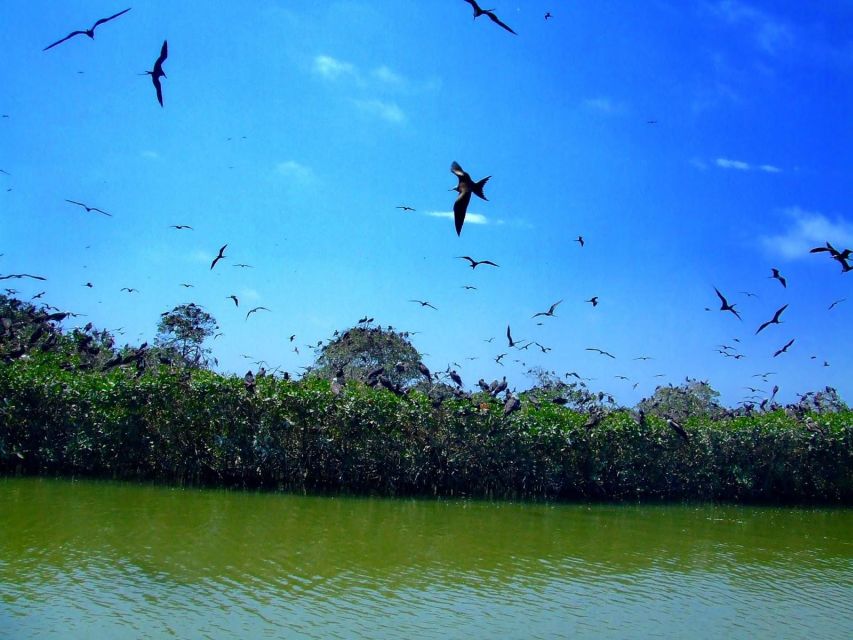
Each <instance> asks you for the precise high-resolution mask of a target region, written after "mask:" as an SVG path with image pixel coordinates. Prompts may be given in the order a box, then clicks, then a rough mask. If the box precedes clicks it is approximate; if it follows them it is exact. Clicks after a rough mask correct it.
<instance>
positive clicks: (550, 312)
mask: <svg viewBox="0 0 853 640" xmlns="http://www.w3.org/2000/svg"><path fill="white" fill-rule="evenodd" d="M560 302H562V300H560V301H559V302H555V303H554V304H552V305H551V308H550V309H548V313H549V314H553V313H554V309H556V308H557V305H558V304H560Z"/></svg>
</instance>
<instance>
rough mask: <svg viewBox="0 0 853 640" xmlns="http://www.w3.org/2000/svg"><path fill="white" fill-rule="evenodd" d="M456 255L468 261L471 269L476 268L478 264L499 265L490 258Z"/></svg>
mask: <svg viewBox="0 0 853 640" xmlns="http://www.w3.org/2000/svg"><path fill="white" fill-rule="evenodd" d="M456 257H457V258H459V259H460V260H467V261H468V262H470V263H471V268H472V269H476V268H477V265H478V264H488V265H491V266H493V267H499V266H501V265H499V264H495V263H494V262H492V261H491V260H474V258H472V257H471V256H456Z"/></svg>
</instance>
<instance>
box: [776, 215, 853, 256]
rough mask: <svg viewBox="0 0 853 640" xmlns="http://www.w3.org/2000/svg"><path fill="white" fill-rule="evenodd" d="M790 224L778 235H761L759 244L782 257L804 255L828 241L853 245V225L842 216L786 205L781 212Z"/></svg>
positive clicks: (842, 245)
mask: <svg viewBox="0 0 853 640" xmlns="http://www.w3.org/2000/svg"><path fill="white" fill-rule="evenodd" d="M783 213H784V214H785V216H786V217H788V218H789V219H790V220H791V222H792V225H791V227H790V228H789V229H788V230H787V231H785V232H784V233H781V234H779V235H774V236H762V237H761V244H762V245H763V246H764V248H765V249H766V250H767V251H768V252H769V253H772V254H776V255H780V256H782V257H783V258H789V259H793V258H805V257H808V256H809V249H811V248H813V247H817V246H823V244H824V243H825V242H827V241H829V242H830V243H832V244H833V245H835V246H837V247H847V246H850V245H853V224H851V223H850V222H848V221H847V220H845V219H843V218H836V219H835V220H830V219H829V218H828V217H827V216H825V215H824V214H822V213H819V212H817V211H806V210H805V209H801V208H800V207H789V208H788V209H785V210H784V211H783Z"/></svg>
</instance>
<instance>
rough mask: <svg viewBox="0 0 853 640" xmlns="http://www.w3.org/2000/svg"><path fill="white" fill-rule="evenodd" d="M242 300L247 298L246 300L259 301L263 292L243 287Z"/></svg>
mask: <svg viewBox="0 0 853 640" xmlns="http://www.w3.org/2000/svg"><path fill="white" fill-rule="evenodd" d="M239 299H240V300H245V301H246V302H248V301H250V300H251V301H252V302H257V301H258V300H260V299H261V294H259V293H258V292H257V291H256V290H255V289H242V290H241V291H240V296H239Z"/></svg>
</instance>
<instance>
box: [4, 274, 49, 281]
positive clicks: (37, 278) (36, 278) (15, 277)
mask: <svg viewBox="0 0 853 640" xmlns="http://www.w3.org/2000/svg"><path fill="white" fill-rule="evenodd" d="M13 278H14V279H19V278H32V279H33V280H47V278H43V277H42V276H33V275H30V274H29V273H10V274H9V275H8V276H0V280H11V279H13Z"/></svg>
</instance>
